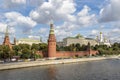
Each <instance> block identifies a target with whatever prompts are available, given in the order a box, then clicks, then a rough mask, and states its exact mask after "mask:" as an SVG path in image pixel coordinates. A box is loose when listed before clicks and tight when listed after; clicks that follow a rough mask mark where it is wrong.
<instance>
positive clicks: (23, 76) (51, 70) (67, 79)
mask: <svg viewBox="0 0 120 80" xmlns="http://www.w3.org/2000/svg"><path fill="white" fill-rule="evenodd" d="M0 80H120V60H118V59H110V60H101V61H88V62H79V63H70V64H58V65H48V66H37V67H30V68H22V69H13V70H4V71H0Z"/></svg>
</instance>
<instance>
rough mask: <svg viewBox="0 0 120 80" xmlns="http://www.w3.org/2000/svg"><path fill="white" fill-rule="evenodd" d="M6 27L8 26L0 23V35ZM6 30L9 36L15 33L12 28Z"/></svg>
mask: <svg viewBox="0 0 120 80" xmlns="http://www.w3.org/2000/svg"><path fill="white" fill-rule="evenodd" d="M7 26H8V25H7V24H5V23H0V33H5V31H6V27H7ZM8 28H9V33H10V34H14V33H15V29H14V28H13V27H10V26H9V27H8Z"/></svg>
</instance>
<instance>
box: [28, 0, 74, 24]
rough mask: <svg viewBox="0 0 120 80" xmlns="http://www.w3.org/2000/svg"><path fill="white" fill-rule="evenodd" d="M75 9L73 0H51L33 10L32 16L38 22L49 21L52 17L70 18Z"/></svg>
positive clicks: (58, 19)
mask: <svg viewBox="0 0 120 80" xmlns="http://www.w3.org/2000/svg"><path fill="white" fill-rule="evenodd" d="M75 10H76V8H75V3H74V1H73V0H49V1H48V2H44V3H43V4H42V5H41V6H39V7H38V8H36V9H35V10H32V11H31V13H30V17H31V18H32V19H33V20H35V21H37V22H38V23H48V22H49V21H50V20H51V19H52V20H53V21H61V20H69V18H72V16H71V14H72V13H74V12H75Z"/></svg>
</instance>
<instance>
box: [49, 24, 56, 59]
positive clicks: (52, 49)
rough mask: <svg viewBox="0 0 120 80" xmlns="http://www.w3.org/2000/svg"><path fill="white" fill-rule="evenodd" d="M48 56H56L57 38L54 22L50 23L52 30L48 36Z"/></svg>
mask: <svg viewBox="0 0 120 80" xmlns="http://www.w3.org/2000/svg"><path fill="white" fill-rule="evenodd" d="M48 57H49V58H55V57H56V38H55V34H54V26H53V23H50V32H49V38H48Z"/></svg>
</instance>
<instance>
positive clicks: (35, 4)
mask: <svg viewBox="0 0 120 80" xmlns="http://www.w3.org/2000/svg"><path fill="white" fill-rule="evenodd" d="M119 15H120V0H0V42H1V43H2V42H3V38H4V32H5V29H6V26H9V32H10V38H11V42H12V39H13V37H14V36H15V37H16V38H17V39H20V38H35V39H39V38H40V37H41V38H42V40H43V41H44V42H46V41H47V38H48V34H49V23H50V22H51V21H53V22H54V26H55V34H56V37H57V41H61V40H62V39H63V38H65V37H68V36H75V35H77V34H79V33H80V34H81V35H83V36H84V37H90V38H96V36H98V35H99V33H100V31H102V32H103V34H104V36H105V37H107V38H108V39H110V41H111V42H120V16H119Z"/></svg>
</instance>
